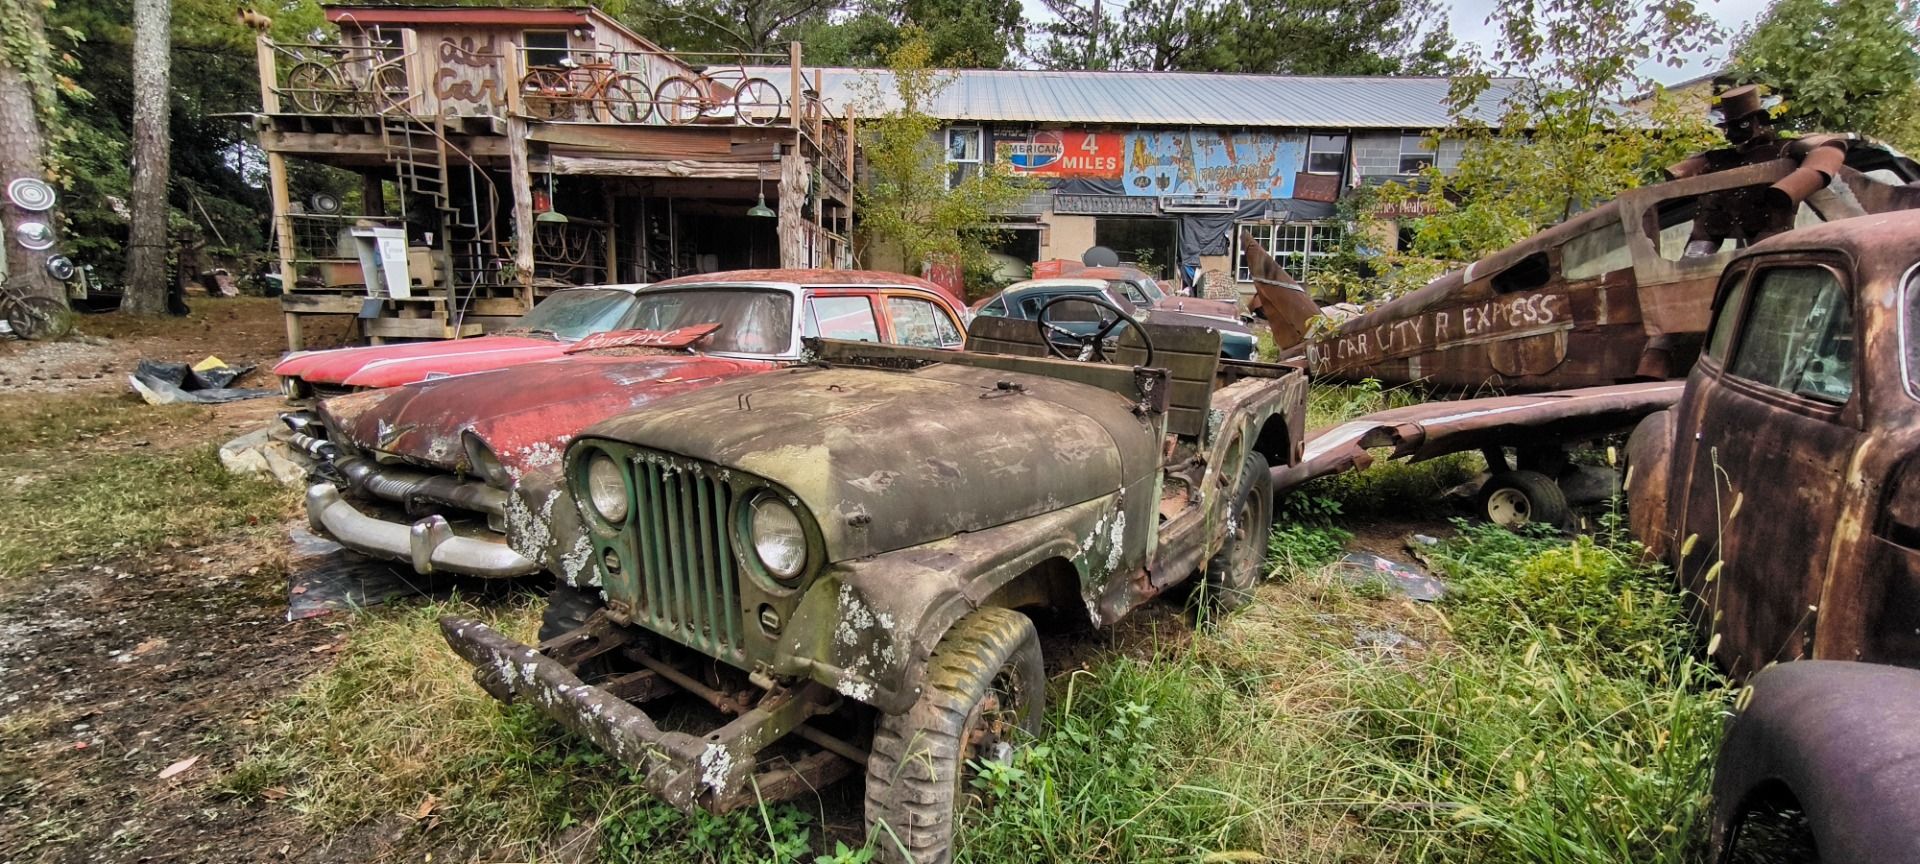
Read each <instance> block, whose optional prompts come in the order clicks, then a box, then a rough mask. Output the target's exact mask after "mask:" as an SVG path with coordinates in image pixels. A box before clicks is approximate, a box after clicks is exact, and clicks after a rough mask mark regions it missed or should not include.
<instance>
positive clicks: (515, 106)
mask: <svg viewBox="0 0 1920 864" xmlns="http://www.w3.org/2000/svg"><path fill="white" fill-rule="evenodd" d="M521 62H522V57H521V56H520V46H518V45H515V44H513V43H511V42H509V43H507V53H506V54H505V55H503V56H502V57H501V58H500V73H501V74H502V75H504V76H506V80H503V81H501V82H500V84H501V86H502V87H503V88H505V89H506V91H507V116H508V117H524V116H526V114H525V113H523V112H522V111H521V110H520V76H521V72H520V64H521Z"/></svg>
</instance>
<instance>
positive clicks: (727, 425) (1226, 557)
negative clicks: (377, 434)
mask: <svg viewBox="0 0 1920 864" xmlns="http://www.w3.org/2000/svg"><path fill="white" fill-rule="evenodd" d="M1064 302H1081V303H1092V304H1094V305H1100V306H1104V307H1105V308H1102V309H1101V310H1100V314H1101V315H1102V316H1104V320H1106V321H1107V322H1108V323H1107V325H1106V326H1105V327H1103V328H1100V329H1099V330H1098V331H1097V332H1096V333H1092V334H1087V335H1083V336H1081V337H1076V338H1083V339H1089V340H1092V341H1091V342H1090V343H1089V344H1088V345H1086V346H1084V348H1085V354H1086V355H1091V356H1092V357H1093V358H1094V359H1093V360H1091V361H1086V360H1067V359H1057V358H1053V357H1049V356H1047V355H1048V354H1049V353H1058V352H1060V350H1061V349H1060V348H1059V346H1058V345H1057V343H1058V341H1059V340H1060V339H1061V338H1065V337H1062V336H1061V335H1059V334H1057V333H1050V331H1048V330H1046V320H1047V316H1046V315H1042V319H1041V320H1040V321H1015V320H1011V319H1006V318H991V317H984V318H980V319H978V320H977V321H976V322H975V324H974V326H973V328H972V331H971V332H970V334H969V338H968V343H967V350H965V351H962V352H942V351H931V350H923V349H917V348H909V347H894V346H881V345H870V344H858V343H846V342H833V341H815V342H811V343H810V350H811V359H812V360H813V361H814V362H813V364H812V365H810V366H808V367H805V368H800V369H795V370H792V371H786V372H779V373H774V374H771V375H765V376H759V377H757V378H753V379H741V380H736V381H729V382H725V383H721V384H717V385H715V386H712V387H709V388H705V389H703V390H701V391H699V392H697V393H690V394H685V395H684V396H678V397H674V398H671V399H664V400H661V401H659V402H656V403H654V404H652V405H650V406H649V409H648V411H646V412H645V413H643V414H634V415H631V416H626V417H622V418H618V419H614V420H609V421H606V422H603V423H600V424H599V425H597V426H594V427H592V428H590V429H588V430H587V431H586V432H584V433H582V434H581V435H580V436H579V438H578V439H576V440H575V441H574V442H573V444H572V445H571V446H570V447H569V448H568V450H567V453H566V456H565V459H564V476H561V475H557V474H556V475H554V477H553V478H551V479H550V480H549V481H547V482H546V484H545V487H546V489H545V491H535V490H538V489H540V488H541V486H540V484H538V483H525V482H523V484H522V486H523V494H530V495H535V496H537V497H540V498H542V499H544V500H540V501H535V502H530V506H533V507H534V508H535V509H537V510H546V511H547V512H551V513H552V514H553V519H552V520H551V523H550V524H551V529H550V531H548V532H547V533H548V535H549V536H544V537H540V538H537V539H538V540H539V543H537V544H535V545H533V546H527V545H525V544H524V541H519V542H521V544H522V545H521V548H522V551H523V553H524V554H532V555H539V556H541V557H542V558H543V559H544V560H547V561H549V562H551V563H550V566H551V567H552V569H554V571H555V572H556V573H557V574H559V576H560V578H561V580H562V583H563V584H562V587H561V588H560V589H559V590H558V591H557V592H556V593H555V595H554V597H553V599H552V600H551V603H550V606H549V610H548V611H549V614H548V619H547V625H546V628H545V629H544V631H543V632H542V634H541V636H542V639H543V641H542V642H541V643H540V644H539V645H537V646H534V645H526V644H520V643H518V642H516V641H514V640H513V639H511V638H509V637H508V636H506V635H504V634H502V633H499V632H496V631H495V630H492V629H490V628H488V627H487V626H486V625H484V624H481V623H480V622H477V621H472V620H467V619H461V618H448V619H445V620H443V621H442V622H441V626H442V629H443V631H444V633H445V636H446V638H447V641H448V643H449V644H451V645H452V646H453V648H454V650H455V651H456V652H458V653H459V654H460V655H461V656H462V657H463V658H465V659H466V660H468V661H469V662H471V663H472V664H473V665H474V666H476V667H477V672H476V678H477V679H478V680H479V682H480V683H481V685H482V686H484V687H485V688H486V689H487V690H488V692H490V693H492V694H493V695H495V696H497V697H499V698H500V699H502V700H506V701H519V702H525V703H530V704H532V705H534V706H536V707H538V708H539V709H540V710H541V711H543V712H544V713H546V714H547V715H548V716H551V717H553V718H555V719H556V720H558V721H559V722H560V723H562V724H563V725H565V726H567V727H568V728H570V729H573V730H574V731H576V732H578V733H580V734H582V735H584V736H586V737H587V738H589V739H591V740H593V741H594V742H595V743H596V744H598V745H600V746H601V747H603V748H605V749H606V750H608V751H609V752H611V753H612V754H613V755H614V756H615V757H616V758H618V759H619V760H620V761H621V762H623V763H625V764H626V765H629V766H631V767H632V768H633V769H634V770H635V772H636V773H637V774H639V775H641V776H643V777H644V782H645V784H646V786H647V787H648V788H649V789H650V790H651V791H653V792H655V793H657V794H658V795H660V796H662V797H663V798H665V799H666V800H667V801H669V802H672V803H673V804H675V805H677V806H680V807H683V808H709V809H725V808H730V807H736V806H740V805H743V804H746V805H751V804H753V803H754V802H755V801H756V800H773V799H778V798H782V797H787V796H792V795H795V794H801V793H804V792H806V791H808V790H809V789H812V788H816V787H818V786H819V785H821V784H823V783H825V782H827V781H830V780H833V779H835V778H837V777H841V776H844V775H849V774H854V773H858V772H862V771H864V773H865V778H866V815H867V822H868V825H869V828H870V830H871V831H872V835H871V836H872V837H873V842H874V843H875V844H876V846H877V847H878V849H879V850H880V852H881V854H882V855H883V856H886V857H888V858H890V859H893V860H910V861H914V862H934V861H946V860H948V859H949V858H950V857H951V854H952V840H953V830H954V826H955V824H956V819H957V818H958V817H957V816H956V812H957V811H956V805H957V804H959V803H961V802H963V801H964V799H965V796H966V795H967V793H968V791H969V790H970V788H971V787H970V786H969V785H968V781H969V778H970V774H971V770H972V769H971V768H970V767H969V766H970V765H974V764H977V763H978V762H980V761H983V760H995V759H1004V758H1007V756H1008V755H1009V754H1010V753H1011V748H1012V747H1013V746H1015V745H1017V744H1019V743H1020V742H1021V741H1023V740H1025V739H1027V738H1029V737H1030V736H1032V735H1034V734H1036V733H1037V732H1038V731H1039V724H1040V718H1041V714H1042V709H1043V703H1044V699H1045V687H1046V677H1045V673H1044V672H1043V670H1042V662H1041V661H1042V657H1041V648H1040V642H1039V639H1038V632H1037V630H1036V623H1035V622H1036V621H1038V622H1042V623H1045V624H1048V625H1074V624H1078V625H1080V626H1082V627H1103V626H1107V625H1111V624H1112V623H1114V622H1115V621H1116V620H1118V619H1120V618H1121V617H1123V616H1125V615H1127V614H1128V613H1129V612H1130V611H1132V610H1133V609H1135V608H1136V607H1138V606H1140V605H1141V604H1142V603H1145V602H1146V601H1148V600H1149V599H1151V598H1153V597H1155V596H1156V595H1159V594H1161V593H1163V592H1166V591H1168V590H1169V589H1173V588H1175V587H1176V586H1185V585H1187V584H1189V583H1191V584H1192V585H1193V591H1194V596H1195V597H1197V598H1199V599H1198V601H1197V602H1199V603H1204V604H1208V605H1211V606H1212V607H1214V608H1216V609H1218V608H1221V607H1232V606H1235V605H1238V604H1240V603H1243V602H1245V600H1246V599H1247V597H1248V596H1249V592H1250V591H1251V589H1252V588H1253V587H1254V585H1255V583H1256V581H1257V580H1258V579H1259V577H1260V576H1261V575H1262V571H1263V566H1262V565H1263V562H1264V560H1265V551H1266V537H1267V533H1268V529H1269V527H1270V525H1271V523H1272V512H1273V511H1272V501H1273V498H1272V487H1271V484H1270V482H1269V479H1268V476H1269V475H1268V469H1269V466H1271V465H1287V464H1292V463H1293V462H1294V461H1296V460H1297V459H1298V458H1299V455H1300V446H1301V441H1302V434H1301V433H1302V427H1303V424H1304V423H1305V396H1306V378H1305V375H1304V372H1303V370H1301V369H1299V368H1297V367H1291V366H1276V365H1268V364H1260V363H1250V362H1237V361H1232V360H1227V359H1223V358H1222V357H1220V337H1219V333H1218V332H1217V331H1214V330H1209V329H1197V328H1175V327H1161V326H1156V325H1154V324H1151V323H1146V324H1143V323H1140V322H1136V321H1133V320H1131V319H1128V318H1126V317H1125V316H1124V315H1123V314H1122V313H1120V312H1119V310H1117V309H1114V308H1112V307H1111V306H1107V305H1106V304H1102V303H1099V302H1098V301H1088V300H1085V299H1082V298H1073V299H1071V300H1065V301H1064ZM1081 320H1084V316H1082V318H1081ZM1050 335H1051V336H1052V338H1049V336H1050ZM1075 356H1084V355H1082V354H1080V353H1077V352H1075ZM1101 360H1104V361H1105V362H1100V361H1101ZM549 504H551V505H552V506H551V509H550V510H548V505H549ZM676 699H677V700H678V701H679V703H680V704H682V705H691V706H692V707H694V708H698V709H700V710H701V711H702V712H703V716H702V718H701V719H700V720H699V721H698V722H694V721H689V720H688V719H687V718H688V717H689V715H688V713H687V712H686V711H685V710H677V709H673V708H672V702H671V701H670V700H676Z"/></svg>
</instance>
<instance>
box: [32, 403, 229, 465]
mask: <svg viewBox="0 0 1920 864" xmlns="http://www.w3.org/2000/svg"><path fill="white" fill-rule="evenodd" d="M212 414H213V412H212V411H210V410H208V409H207V408H206V407H205V406H202V405H148V404H147V403H145V402H143V401H141V400H140V398H139V397H137V396H134V395H132V394H130V393H60V394H47V393H35V394H31V395H20V394H16V395H10V396H0V453H4V454H9V456H10V457H16V458H8V459H7V462H9V463H15V464H18V463H20V462H21V461H22V460H20V459H18V458H17V457H18V456H19V455H21V454H23V453H25V452H27V451H36V450H60V451H63V452H72V451H73V448H75V447H78V446H80V445H83V444H84V443H85V442H87V441H90V440H92V439H95V438H99V437H101V436H103V435H109V434H113V433H116V432H123V431H126V430H129V429H137V428H141V427H152V426H158V425H177V424H183V423H193V422H197V421H201V420H204V419H206V418H208V417H211V416H212ZM33 461H34V462H35V463H39V462H44V461H45V460H44V459H35V460H33Z"/></svg>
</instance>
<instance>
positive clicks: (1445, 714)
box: [967, 528, 1726, 864]
mask: <svg viewBox="0 0 1920 864" xmlns="http://www.w3.org/2000/svg"><path fill="white" fill-rule="evenodd" d="M1438 556H1439V558H1440V559H1441V561H1442V562H1444V563H1443V564H1442V565H1441V566H1442V569H1443V570H1444V571H1445V572H1446V575H1447V576H1449V577H1450V579H1451V580H1452V581H1453V584H1454V586H1455V588H1456V593H1455V595H1454V596H1453V598H1452V599H1450V600H1449V601H1447V603H1446V604H1444V606H1443V608H1442V609H1440V610H1434V611H1421V610H1416V609H1413V608H1412V607H1411V606H1410V604H1406V603H1405V602H1404V601H1398V602H1375V603H1368V602H1362V601H1361V600H1359V599H1357V598H1355V597H1351V596H1350V597H1347V598H1345V599H1341V598H1340V597H1339V596H1338V593H1337V591H1331V590H1330V589H1329V588H1328V586H1327V585H1325V584H1316V583H1311V582H1310V580H1303V581H1302V582H1301V583H1297V584H1294V585H1289V586H1282V587H1280V588H1277V589H1273V590H1272V595H1271V596H1269V597H1267V598H1264V599H1266V600H1267V602H1264V603H1261V604H1258V605H1256V606H1255V607H1254V608H1253V609H1251V610H1249V612H1248V613H1247V614H1244V615H1241V616H1239V617H1236V618H1233V619H1230V620H1229V621H1227V622H1226V623H1225V625H1224V626H1223V627H1221V628H1220V629H1219V630H1217V631H1215V632H1211V633H1201V634H1197V635H1196V636H1195V641H1194V644H1193V646H1192V650H1190V651H1189V652H1188V653H1187V654H1186V655H1184V656H1182V657H1179V658H1177V659H1172V660H1165V661H1161V662H1158V663H1155V664H1153V665H1152V666H1147V665H1142V664H1139V663H1136V662H1133V661H1128V660H1119V661H1114V662H1111V663H1109V664H1106V665H1105V666H1104V667H1101V668H1097V669H1094V670H1092V671H1090V672H1085V673H1078V674H1076V675H1074V676H1073V677H1072V678H1071V679H1070V681H1069V682H1067V683H1066V686H1065V688H1064V689H1065V690H1066V691H1067V697H1068V698H1065V699H1062V700H1060V701H1058V702H1056V704H1055V708H1054V710H1053V717H1052V723H1053V725H1052V728H1053V729H1055V730H1056V731H1055V732H1054V733H1053V734H1051V735H1050V736H1048V738H1047V739H1046V740H1045V741H1044V742H1042V743H1041V744H1040V745H1039V746H1036V747H1035V748H1033V749H1032V750H1031V751H1029V753H1028V754H1026V755H1025V756H1023V757H1022V758H1021V760H1020V761H1018V762H1016V764H1015V766H1014V768H1015V770H1013V771H1010V772H1008V773H1007V774H1006V775H1004V776H993V777H990V778H989V782H991V783H992V784H993V785H992V787H991V789H992V791H993V792H994V796H993V797H994V798H995V799H996V800H997V801H998V803H999V807H998V808H997V809H996V810H995V812H994V813H993V815H992V818H991V821H990V822H989V823H988V824H986V825H982V826H979V827H976V828H974V829H973V830H972V832H971V834H970V835H969V844H968V847H967V848H968V856H969V858H968V860H973V861H1004V860H1032V859H1034V858H1045V859H1049V860H1076V861H1079V860H1084V861H1096V862H1098V861H1116V862H1117V861H1133V860H1176V859H1177V860H1193V859H1194V858H1200V859H1203V860H1205V859H1208V858H1211V860H1265V859H1272V860H1284V861H1301V862H1319V861H1325V862H1344V861H1352V860H1390V861H1432V862H1468V861H1472V862H1541V861H1549V862H1596V864H1597V862H1620V864H1625V862H1635V864H1642V862H1669V861H1674V862H1677V861H1683V860H1687V859H1688V855H1689V854H1690V852H1691V851H1692V849H1693V845H1694V843H1695V842H1696V838H1697V837H1698V831H1697V829H1698V827H1699V820H1700V818H1701V814H1702V812H1703V807H1704V803H1705V792H1706V787H1707V782H1708V777H1709V768H1710V761H1711V757H1712V755H1713V753H1714V751H1715V749H1716V747H1717V745H1718V736H1719V728H1720V713H1721V711H1722V710H1723V709H1724V704H1725V698H1726V692H1725V689H1724V685H1723V683H1722V682H1721V681H1720V679H1719V678H1718V677H1717V676H1716V675H1715V674H1714V673H1713V672H1712V671H1710V670H1709V669H1707V668H1706V667H1704V666H1702V665H1701V664H1699V663H1698V662H1696V661H1695V660H1694V659H1692V657H1691V656H1690V655H1689V654H1687V653H1686V651H1685V650H1684V646H1685V645H1686V644H1687V632H1686V629H1685V625H1684V624H1683V622H1682V621H1681V619H1680V617H1679V614H1678V607H1677V605H1676V604H1675V603H1674V602H1673V600H1672V595H1671V593H1670V589H1668V588H1667V587H1666V585H1667V583H1666V580H1665V578H1664V577H1663V576H1662V575H1660V574H1658V573H1654V572H1650V571H1647V570H1644V569H1641V568H1639V567H1638V566H1636V565H1635V564H1634V563H1633V562H1634V561H1635V560H1636V559H1635V558H1634V557H1633V556H1632V554H1631V550H1620V549H1612V548H1607V547H1604V546H1599V545H1595V544H1594V543H1593V542H1592V541H1587V540H1582V541H1576V542H1574V543H1571V544H1569V543H1567V542H1565V541H1560V540H1555V539H1549V538H1523V537H1515V536H1513V535H1511V534H1507V533H1505V532H1502V531H1499V530H1498V529H1487V528H1463V531H1462V534H1461V536H1460V538H1458V539H1456V540H1453V541H1449V542H1448V543H1446V544H1444V545H1443V546H1442V547H1441V548H1440V549H1439V550H1438ZM1382 630H1388V631H1392V632H1394V633H1397V634H1399V635H1400V636H1401V637H1403V639H1404V641H1403V643H1402V647H1394V648H1381V647H1379V642H1378V641H1376V640H1369V639H1359V638H1356V637H1357V636H1358V635H1360V634H1368V633H1378V632H1380V631H1382ZM1055 689H1056V690H1060V689H1062V688H1061V687H1056V688H1055Z"/></svg>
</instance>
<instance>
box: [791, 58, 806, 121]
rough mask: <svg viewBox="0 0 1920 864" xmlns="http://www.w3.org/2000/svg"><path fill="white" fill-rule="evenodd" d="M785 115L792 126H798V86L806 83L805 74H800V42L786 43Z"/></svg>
mask: <svg viewBox="0 0 1920 864" xmlns="http://www.w3.org/2000/svg"><path fill="white" fill-rule="evenodd" d="M787 70H788V73H789V75H788V81H787V87H788V89H787V112H788V113H787V116H788V117H789V118H792V120H791V122H792V123H793V128H795V129H798V128H800V102H801V100H800V88H801V87H802V86H804V85H805V84H806V81H807V79H806V76H804V75H802V74H800V43H798V42H788V43H787Z"/></svg>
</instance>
